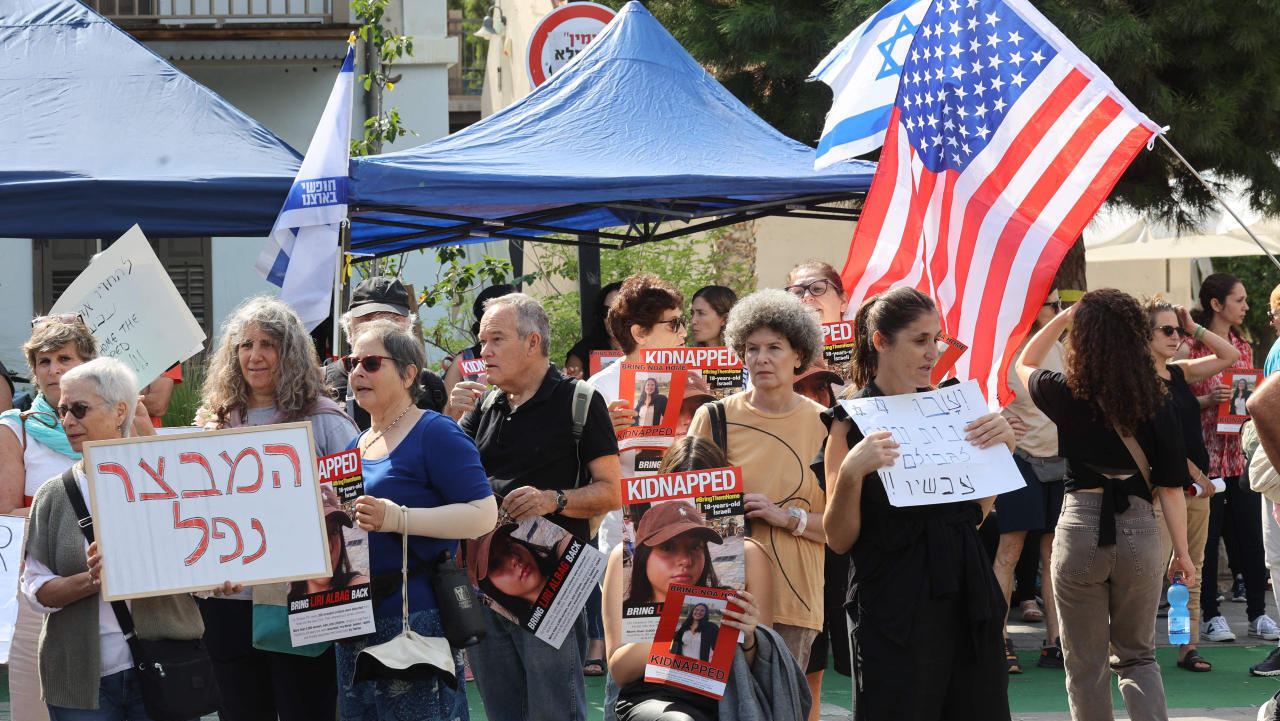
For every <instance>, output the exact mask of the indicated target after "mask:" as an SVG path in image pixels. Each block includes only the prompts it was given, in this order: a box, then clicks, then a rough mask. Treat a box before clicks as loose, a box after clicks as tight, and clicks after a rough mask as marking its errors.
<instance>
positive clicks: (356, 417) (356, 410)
mask: <svg viewBox="0 0 1280 721" xmlns="http://www.w3.org/2000/svg"><path fill="white" fill-rule="evenodd" d="M324 382H325V383H326V384H328V386H329V387H330V388H332V389H333V395H332V397H333V400H334V401H336V402H337V403H338V404H339V405H341V406H342V407H343V408H344V409H345V410H346V411H347V415H349V416H351V420H353V421H355V422H356V427H358V428H359V429H360V430H362V431H363V430H366V429H368V428H369V412H368V411H366V410H365V409H363V408H361V407H360V404H359V403H356V402H355V400H354V399H351V400H350V402H348V399H347V372H346V371H345V370H343V368H342V361H340V360H331V361H329V362H328V363H325V364H324ZM418 385H420V386H422V395H420V396H418V407H419V408H421V409H422V410H424V411H435V412H436V413H444V402H445V400H446V397H445V392H444V381H442V380H440V376H438V375H436V374H435V373H432V372H431V371H429V370H423V371H422V372H421V373H419V374H418Z"/></svg>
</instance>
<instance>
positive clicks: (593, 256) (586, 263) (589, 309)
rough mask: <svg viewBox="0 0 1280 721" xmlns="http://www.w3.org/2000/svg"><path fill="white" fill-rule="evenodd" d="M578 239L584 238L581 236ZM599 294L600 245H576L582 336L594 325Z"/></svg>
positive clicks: (585, 335) (584, 336)
mask: <svg viewBox="0 0 1280 721" xmlns="http://www.w3.org/2000/svg"><path fill="white" fill-rule="evenodd" d="M578 239H579V240H585V238H583V237H582V236H579V237H578ZM599 294H600V247H599V246H596V245H586V244H581V245H579V246H578V308H579V310H581V312H582V337H583V338H586V337H587V333H588V332H590V330H591V329H592V328H594V327H595V323H596V312H597V311H598V310H599V309H598V308H596V296H597V295H599Z"/></svg>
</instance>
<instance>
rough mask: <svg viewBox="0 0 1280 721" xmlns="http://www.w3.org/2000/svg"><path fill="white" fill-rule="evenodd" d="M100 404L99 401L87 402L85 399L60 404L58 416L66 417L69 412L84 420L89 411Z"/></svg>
mask: <svg viewBox="0 0 1280 721" xmlns="http://www.w3.org/2000/svg"><path fill="white" fill-rule="evenodd" d="M96 405H98V404H97V403H85V402H84V401H76V402H75V403H72V404H71V405H70V406H64V405H62V404H59V405H58V417H59V418H65V417H66V415H67V414H68V413H70V414H71V415H73V416H75V417H76V420H78V421H82V420H84V416H85V414H86V413H88V412H89V409H90V408H93V407H94V406H96Z"/></svg>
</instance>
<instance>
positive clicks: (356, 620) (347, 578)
mask: <svg viewBox="0 0 1280 721" xmlns="http://www.w3.org/2000/svg"><path fill="white" fill-rule="evenodd" d="M317 463H319V465H320V477H319V480H320V498H321V505H322V506H323V510H324V524H325V533H326V537H325V541H326V550H327V551H328V553H329V559H330V561H331V562H332V564H333V575H332V576H328V577H325V578H313V579H311V580H308V581H294V582H293V583H291V584H289V640H290V642H291V643H292V644H293V645H294V646H305V645H307V644H309V643H319V642H321V641H336V640H338V639H342V638H351V637H353V636H364V635H366V634H370V633H373V632H374V626H373V600H372V599H371V598H370V595H369V591H370V589H369V532H368V531H365V530H362V529H361V528H360V527H359V526H357V525H356V524H355V521H354V518H355V503H356V499H357V498H359V497H360V496H362V495H364V477H363V475H362V473H361V469H360V451H358V450H355V449H352V450H349V451H343V452H341V453H335V454H333V455H331V456H325V457H323V458H319V459H317Z"/></svg>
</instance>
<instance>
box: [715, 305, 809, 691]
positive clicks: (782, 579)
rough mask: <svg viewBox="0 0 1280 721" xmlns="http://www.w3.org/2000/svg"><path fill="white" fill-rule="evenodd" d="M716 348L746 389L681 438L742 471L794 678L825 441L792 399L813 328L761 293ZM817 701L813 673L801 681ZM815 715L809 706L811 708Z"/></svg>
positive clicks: (802, 639)
mask: <svg viewBox="0 0 1280 721" xmlns="http://www.w3.org/2000/svg"><path fill="white" fill-rule="evenodd" d="M725 340H726V341H727V342H728V343H729V347H730V348H733V350H734V352H735V353H737V354H738V357H739V358H741V359H742V361H743V363H745V364H746V366H747V370H748V372H750V374H751V388H749V389H748V390H745V391H743V392H742V393H738V394H736V395H732V396H729V397H728V398H726V399H725V400H723V401H718V402H716V403H712V404H708V405H706V406H703V407H702V408H699V409H698V412H697V413H696V414H694V417H693V423H692V424H691V425H690V426H689V435H691V436H699V437H702V438H706V439H711V440H714V441H715V442H716V443H718V444H720V445H721V446H722V447H723V448H724V451H725V453H726V454H727V455H728V456H729V465H732V466H741V467H742V477H743V479H744V484H745V485H744V488H743V490H744V491H746V493H745V495H744V496H743V506H744V510H745V511H746V515H747V518H748V519H749V520H748V524H749V528H750V536H751V538H753V539H754V540H755V541H757V542H758V543H759V544H760V545H761V546H763V547H764V549H765V552H766V553H768V554H769V557H770V560H771V561H772V562H773V563H772V568H773V573H774V581H773V587H774V589H775V591H774V603H773V617H774V625H773V628H774V630H776V631H777V632H778V633H779V634H781V635H782V638H783V639H784V640H785V642H786V644H787V648H788V649H790V651H791V655H793V656H795V658H796V661H797V662H798V663H799V664H800V668H802V669H806V668H808V666H809V655H810V650H811V648H812V646H813V641H814V639H815V638H817V636H818V634H819V633H820V632H821V631H822V617H823V607H822V585H823V562H824V556H823V550H822V544H823V530H822V515H823V512H824V511H825V510H826V492H825V491H823V489H822V485H821V484H820V483H819V482H818V477H817V475H816V474H815V473H814V472H813V469H812V468H810V466H809V464H810V462H811V461H812V460H813V459H814V458H815V457H816V456H817V455H818V452H819V451H821V450H822V442H823V440H824V439H825V438H826V436H827V428H826V426H825V425H823V423H822V420H821V419H820V417H819V414H820V413H822V411H824V410H826V409H825V408H823V407H822V406H821V405H819V404H817V403H815V402H813V401H811V400H809V399H808V398H805V397H804V396H802V395H800V394H798V393H796V392H795V391H794V390H792V383H793V382H794V381H795V377H796V374H797V373H799V372H800V371H801V370H802V369H804V368H806V367H808V365H809V364H810V363H811V362H812V361H813V360H814V359H815V358H818V357H821V355H822V328H821V327H820V326H819V325H818V319H817V316H816V315H815V314H814V313H813V311H811V310H809V309H808V308H806V307H805V305H804V304H803V303H801V302H800V299H798V298H796V297H795V296H793V295H791V294H789V293H786V292H784V291H781V290H761V291H757V292H755V293H752V294H751V295H748V296H747V297H745V298H743V299H742V300H740V301H738V304H737V305H735V306H734V307H733V310H731V311H729V322H728V324H727V325H726V326H725ZM807 678H808V681H809V690H810V691H811V692H812V694H813V698H819V697H820V696H819V694H820V693H821V690H822V689H821V685H822V672H821V671H815V672H813V673H809V674H807ZM815 708H816V706H815Z"/></svg>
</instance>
